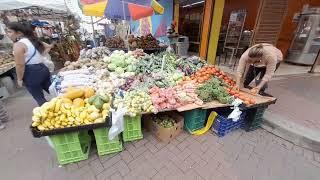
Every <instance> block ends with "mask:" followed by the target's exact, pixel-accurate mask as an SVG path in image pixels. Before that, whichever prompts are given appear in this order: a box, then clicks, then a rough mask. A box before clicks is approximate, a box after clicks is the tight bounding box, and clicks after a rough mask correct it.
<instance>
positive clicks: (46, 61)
mask: <svg viewBox="0 0 320 180" xmlns="http://www.w3.org/2000/svg"><path fill="white" fill-rule="evenodd" d="M43 64H44V65H45V66H47V68H48V69H49V71H50V72H51V73H53V72H54V64H53V62H52V61H51V57H50V55H49V54H47V55H46V56H44V58H43Z"/></svg>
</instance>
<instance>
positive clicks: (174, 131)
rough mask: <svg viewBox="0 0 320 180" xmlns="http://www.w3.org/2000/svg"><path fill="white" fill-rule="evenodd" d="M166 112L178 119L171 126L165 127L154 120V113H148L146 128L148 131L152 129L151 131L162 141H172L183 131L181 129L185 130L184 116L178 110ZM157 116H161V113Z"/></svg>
mask: <svg viewBox="0 0 320 180" xmlns="http://www.w3.org/2000/svg"><path fill="white" fill-rule="evenodd" d="M162 114H164V113H162ZM165 114H166V115H169V116H170V117H171V118H173V119H174V120H175V121H176V123H175V124H174V125H173V126H172V127H171V128H164V127H162V126H160V125H158V124H157V123H156V122H154V121H152V119H151V116H152V115H146V116H145V117H144V122H145V128H146V130H147V131H151V133H152V134H153V135H154V136H155V137H156V138H157V139H159V140H160V141H163V142H166V143H170V142H171V141H172V140H173V139H175V138H176V137H177V136H178V135H179V134H180V133H181V131H183V124H184V118H183V116H181V115H179V114H178V113H176V112H166V113H165ZM157 116H161V113H160V114H158V115H157Z"/></svg>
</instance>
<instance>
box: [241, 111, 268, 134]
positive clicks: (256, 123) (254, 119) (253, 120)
mask: <svg viewBox="0 0 320 180" xmlns="http://www.w3.org/2000/svg"><path fill="white" fill-rule="evenodd" d="M267 108H268V106H261V107H256V108H253V109H248V110H246V113H247V117H246V122H245V125H244V129H245V130H246V131H254V130H256V129H258V128H260V127H261V124H262V122H263V115H264V112H265V111H266V109H267Z"/></svg>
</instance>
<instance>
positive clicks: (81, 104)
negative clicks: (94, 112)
mask: <svg viewBox="0 0 320 180" xmlns="http://www.w3.org/2000/svg"><path fill="white" fill-rule="evenodd" d="M73 105H75V106H76V107H84V101H83V99H81V98H76V99H74V100H73Z"/></svg>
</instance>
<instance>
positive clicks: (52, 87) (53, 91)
mask: <svg viewBox="0 0 320 180" xmlns="http://www.w3.org/2000/svg"><path fill="white" fill-rule="evenodd" d="M56 83H57V82H56V81H53V82H52V83H51V85H50V86H49V93H50V94H51V95H53V96H58V92H57V90H56Z"/></svg>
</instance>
